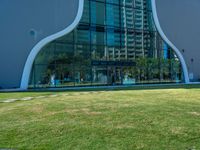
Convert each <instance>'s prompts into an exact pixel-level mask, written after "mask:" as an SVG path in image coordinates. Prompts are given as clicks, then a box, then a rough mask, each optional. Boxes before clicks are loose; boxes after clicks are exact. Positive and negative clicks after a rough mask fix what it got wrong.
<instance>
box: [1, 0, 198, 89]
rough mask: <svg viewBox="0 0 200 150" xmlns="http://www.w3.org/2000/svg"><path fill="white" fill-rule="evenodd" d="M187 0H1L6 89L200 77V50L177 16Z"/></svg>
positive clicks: (149, 81)
mask: <svg viewBox="0 0 200 150" xmlns="http://www.w3.org/2000/svg"><path fill="white" fill-rule="evenodd" d="M183 1H184V3H183V4H181V5H180V4H178V0H177V3H176V2H175V1H174V0H168V1H165V0H160V1H155V0H58V1H53V0H48V1H47V0H44V1H42V2H41V1H39V0H35V1H33V2H30V1H29V2H28V1H26V0H20V3H19V2H13V1H12V2H11V1H10V0H2V1H1V2H0V14H1V15H0V16H1V18H2V24H1V25H0V27H1V28H0V33H2V34H1V38H0V39H1V45H0V68H1V69H0V88H2V89H5V88H21V89H27V88H54V87H74V86H99V85H112V86H114V85H135V84H154V83H155V84H164V83H182V82H185V83H189V82H197V81H198V80H199V75H200V74H199V73H200V71H199V69H198V64H199V63H200V62H198V61H199V60H198V55H200V54H199V53H198V52H197V51H196V50H197V49H196V47H195V46H193V47H192V49H191V51H190V52H191V53H190V54H188V53H189V52H188V51H189V48H190V47H188V44H189V43H190V42H191V40H190V41H188V39H187V40H186V38H184V42H185V43H181V39H180V37H179V36H180V35H182V33H181V31H185V28H184V26H186V25H185V24H184V25H183V27H176V24H175V23H174V22H178V23H177V24H178V25H180V22H181V21H184V19H183V17H182V18H181V17H180V16H179V15H180V14H179V13H178V12H177V11H176V10H177V9H181V7H184V8H185V9H191V8H188V7H189V6H188V3H190V2H187V0H183ZM41 3H42V4H41ZM191 3H192V4H190V5H192V6H193V7H195V6H196V4H193V3H195V2H191ZM196 3H200V2H196ZM171 4H173V7H172V5H171ZM186 4H187V5H186ZM179 7H180V8H179ZM19 8H20V9H19ZM168 10H172V11H168ZM193 10H195V9H193ZM196 11H197V10H196ZM188 12H190V11H189V10H188ZM192 12H193V11H192V10H191V13H192ZM172 13H175V15H174V14H172ZM5 14H6V16H7V18H6V17H5ZM187 15H189V14H187ZM171 18H173V21H174V22H172V21H171V20H170V19H171ZM177 18H178V19H179V21H176V19H177ZM190 18H191V17H190ZM154 22H155V23H154ZM162 27H163V28H164V29H165V30H163V29H162ZM177 28H178V30H177ZM176 31H177V32H176ZM187 32H188V31H187ZM190 35H191V33H190ZM192 36H193V37H195V36H196V35H192ZM11 41H12V42H11ZM172 41H173V42H172ZM180 47H181V50H180Z"/></svg>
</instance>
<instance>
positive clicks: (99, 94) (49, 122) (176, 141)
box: [0, 86, 200, 150]
mask: <svg viewBox="0 0 200 150" xmlns="http://www.w3.org/2000/svg"><path fill="white" fill-rule="evenodd" d="M156 88H160V87H154V88H153V89H145V88H144V89H140V90H137V89H123V90H122V89H118V90H113V91H101V90H99V91H68V92H67V91H60V92H53V93H52V92H22V93H0V101H2V100H3V99H9V98H23V97H26V96H33V97H35V99H33V100H32V101H16V102H13V103H0V149H1V148H12V149H35V150H40V149H41V150H51V149H52V150H54V149H61V150H66V149H70V150H72V149H77V150H79V149H80V150H94V149H95V150H96V149H98V150H101V149H102V150H118V149H119V150H129V149H130V150H132V149H141V150H165V149H166V150H189V149H196V150H198V149H200V87H199V86H194V87H193V86H189V87H188V86H181V87H171V88H163V89H156ZM52 94H57V97H51V96H50V95H52ZM42 95H44V96H45V97H44V98H37V96H42Z"/></svg>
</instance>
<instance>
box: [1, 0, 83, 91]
mask: <svg viewBox="0 0 200 150" xmlns="http://www.w3.org/2000/svg"><path fill="white" fill-rule="evenodd" d="M78 6H79V0H33V1H28V0H1V1H0V19H1V20H0V22H1V23H0V88H19V87H20V82H21V77H22V73H23V69H24V65H25V62H26V60H27V57H28V55H29V53H30V51H31V50H32V48H33V47H34V46H35V45H36V44H37V43H38V42H39V41H40V40H42V39H44V38H45V37H47V36H49V35H52V34H54V33H56V32H59V31H61V30H63V29H65V28H66V27H67V26H69V25H70V24H71V23H72V22H73V21H74V19H75V17H76V15H77V12H78Z"/></svg>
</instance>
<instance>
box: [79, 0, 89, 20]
mask: <svg viewBox="0 0 200 150" xmlns="http://www.w3.org/2000/svg"><path fill="white" fill-rule="evenodd" d="M84 1H85V2H84V9H83V15H82V18H81V22H82V23H89V22H90V6H89V1H88V0H84Z"/></svg>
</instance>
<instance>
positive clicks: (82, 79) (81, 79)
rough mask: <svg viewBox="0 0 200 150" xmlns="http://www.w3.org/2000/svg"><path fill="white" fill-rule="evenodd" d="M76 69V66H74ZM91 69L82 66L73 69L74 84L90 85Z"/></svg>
mask: <svg viewBox="0 0 200 150" xmlns="http://www.w3.org/2000/svg"><path fill="white" fill-rule="evenodd" d="M76 69H78V68H76ZM91 73H92V72H91V69H90V68H89V69H87V68H82V69H78V70H75V85H76V86H90V85H91V84H92V75H91Z"/></svg>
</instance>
